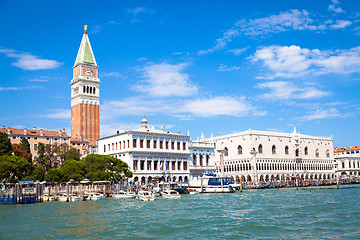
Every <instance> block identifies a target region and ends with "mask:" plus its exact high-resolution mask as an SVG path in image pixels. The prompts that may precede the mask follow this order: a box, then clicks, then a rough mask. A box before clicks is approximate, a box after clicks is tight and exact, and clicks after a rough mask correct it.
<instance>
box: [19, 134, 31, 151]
mask: <svg viewBox="0 0 360 240" xmlns="http://www.w3.org/2000/svg"><path fill="white" fill-rule="evenodd" d="M20 145H21V146H23V147H24V149H25V150H26V151H27V152H28V153H31V149H30V143H29V141H28V140H27V139H26V138H25V137H22V138H21V141H20Z"/></svg>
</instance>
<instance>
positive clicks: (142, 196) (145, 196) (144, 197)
mask: <svg viewBox="0 0 360 240" xmlns="http://www.w3.org/2000/svg"><path fill="white" fill-rule="evenodd" d="M138 198H139V200H141V201H144V202H148V201H154V200H155V196H154V195H153V194H152V192H150V191H140V192H139V194H138Z"/></svg>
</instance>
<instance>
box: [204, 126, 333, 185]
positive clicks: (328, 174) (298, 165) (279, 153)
mask: <svg viewBox="0 0 360 240" xmlns="http://www.w3.org/2000/svg"><path fill="white" fill-rule="evenodd" d="M211 141H214V142H215V165H216V170H217V173H220V172H221V164H220V154H221V153H220V152H219V150H223V156H224V158H223V159H224V175H225V176H230V177H232V178H233V179H234V181H236V182H239V181H240V179H241V180H242V182H245V181H246V182H255V183H256V182H259V181H261V182H267V181H270V180H290V179H291V177H294V176H298V177H299V178H300V179H303V180H305V179H309V180H310V179H330V178H334V177H335V168H334V156H333V139H332V137H315V136H308V135H303V134H300V133H298V132H296V129H295V128H294V132H292V133H279V132H268V131H254V130H251V129H249V130H247V131H244V132H239V133H234V134H229V135H224V136H219V137H215V138H211V139H206V140H205V142H211ZM252 149H253V150H255V151H253V152H252V153H250V152H251V150H252ZM254 180H255V181H254Z"/></svg>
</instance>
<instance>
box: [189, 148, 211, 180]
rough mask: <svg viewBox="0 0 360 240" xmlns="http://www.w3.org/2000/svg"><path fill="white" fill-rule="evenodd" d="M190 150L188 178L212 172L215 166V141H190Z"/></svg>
mask: <svg viewBox="0 0 360 240" xmlns="http://www.w3.org/2000/svg"><path fill="white" fill-rule="evenodd" d="M189 150H190V153H191V154H190V156H191V161H190V178H191V179H192V178H197V179H198V178H199V177H201V176H202V175H204V174H214V173H215V171H216V168H215V153H214V150H215V143H214V142H202V141H191V142H190V143H189Z"/></svg>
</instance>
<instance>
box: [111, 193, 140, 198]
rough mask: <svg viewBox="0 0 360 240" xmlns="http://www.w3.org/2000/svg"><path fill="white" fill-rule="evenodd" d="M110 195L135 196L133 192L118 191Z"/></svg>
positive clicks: (114, 196)
mask: <svg viewBox="0 0 360 240" xmlns="http://www.w3.org/2000/svg"><path fill="white" fill-rule="evenodd" d="M112 197H113V198H135V197H136V195H135V193H134V192H124V191H119V192H118V193H115V194H113V195H112Z"/></svg>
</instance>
